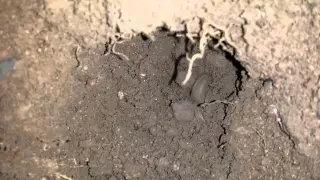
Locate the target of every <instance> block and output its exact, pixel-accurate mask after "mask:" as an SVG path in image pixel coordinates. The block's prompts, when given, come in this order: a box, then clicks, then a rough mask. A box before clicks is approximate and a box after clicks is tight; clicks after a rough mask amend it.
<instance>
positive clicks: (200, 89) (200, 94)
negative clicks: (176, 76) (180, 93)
mask: <svg viewBox="0 0 320 180" xmlns="http://www.w3.org/2000/svg"><path fill="white" fill-rule="evenodd" d="M210 83H211V77H210V76H209V75H208V74H203V75H201V76H200V77H199V78H198V79H197V81H196V82H195V83H194V85H193V87H192V91H191V97H192V99H193V100H194V101H196V102H197V103H204V101H205V98H206V94H207V91H208V89H209V84H210Z"/></svg>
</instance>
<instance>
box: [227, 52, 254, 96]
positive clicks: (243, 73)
mask: <svg viewBox="0 0 320 180" xmlns="http://www.w3.org/2000/svg"><path fill="white" fill-rule="evenodd" d="M225 57H226V59H228V60H230V61H231V62H232V64H233V66H234V67H235V68H236V74H237V77H238V78H237V80H236V83H235V87H236V95H237V96H238V95H239V92H240V91H242V90H243V83H244V80H247V79H249V78H250V76H249V72H248V71H247V70H246V68H245V67H244V66H243V65H242V64H241V62H240V61H238V60H236V58H235V57H234V56H233V55H232V54H231V53H229V52H226V51H225Z"/></svg>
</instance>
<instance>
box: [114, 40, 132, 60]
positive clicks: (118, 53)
mask: <svg viewBox="0 0 320 180" xmlns="http://www.w3.org/2000/svg"><path fill="white" fill-rule="evenodd" d="M123 42H124V41H121V42H117V43H114V44H113V45H112V50H111V53H112V54H114V55H116V56H118V57H120V58H121V57H123V58H124V59H125V60H127V61H129V60H130V59H129V58H128V56H126V55H125V54H123V53H121V52H117V51H116V44H121V43H123Z"/></svg>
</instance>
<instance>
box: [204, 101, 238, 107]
mask: <svg viewBox="0 0 320 180" xmlns="http://www.w3.org/2000/svg"><path fill="white" fill-rule="evenodd" d="M217 103H223V104H231V105H233V104H234V103H233V102H229V101H222V100H213V101H211V102H208V103H202V104H200V107H206V106H208V105H212V104H217Z"/></svg>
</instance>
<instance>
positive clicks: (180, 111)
mask: <svg viewBox="0 0 320 180" xmlns="http://www.w3.org/2000/svg"><path fill="white" fill-rule="evenodd" d="M171 107H172V110H173V116H174V117H175V118H176V119H177V120H178V121H192V120H193V119H194V117H195V113H194V111H195V108H196V106H195V105H194V104H192V103H191V102H189V101H180V102H176V103H173V104H172V105H171Z"/></svg>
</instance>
